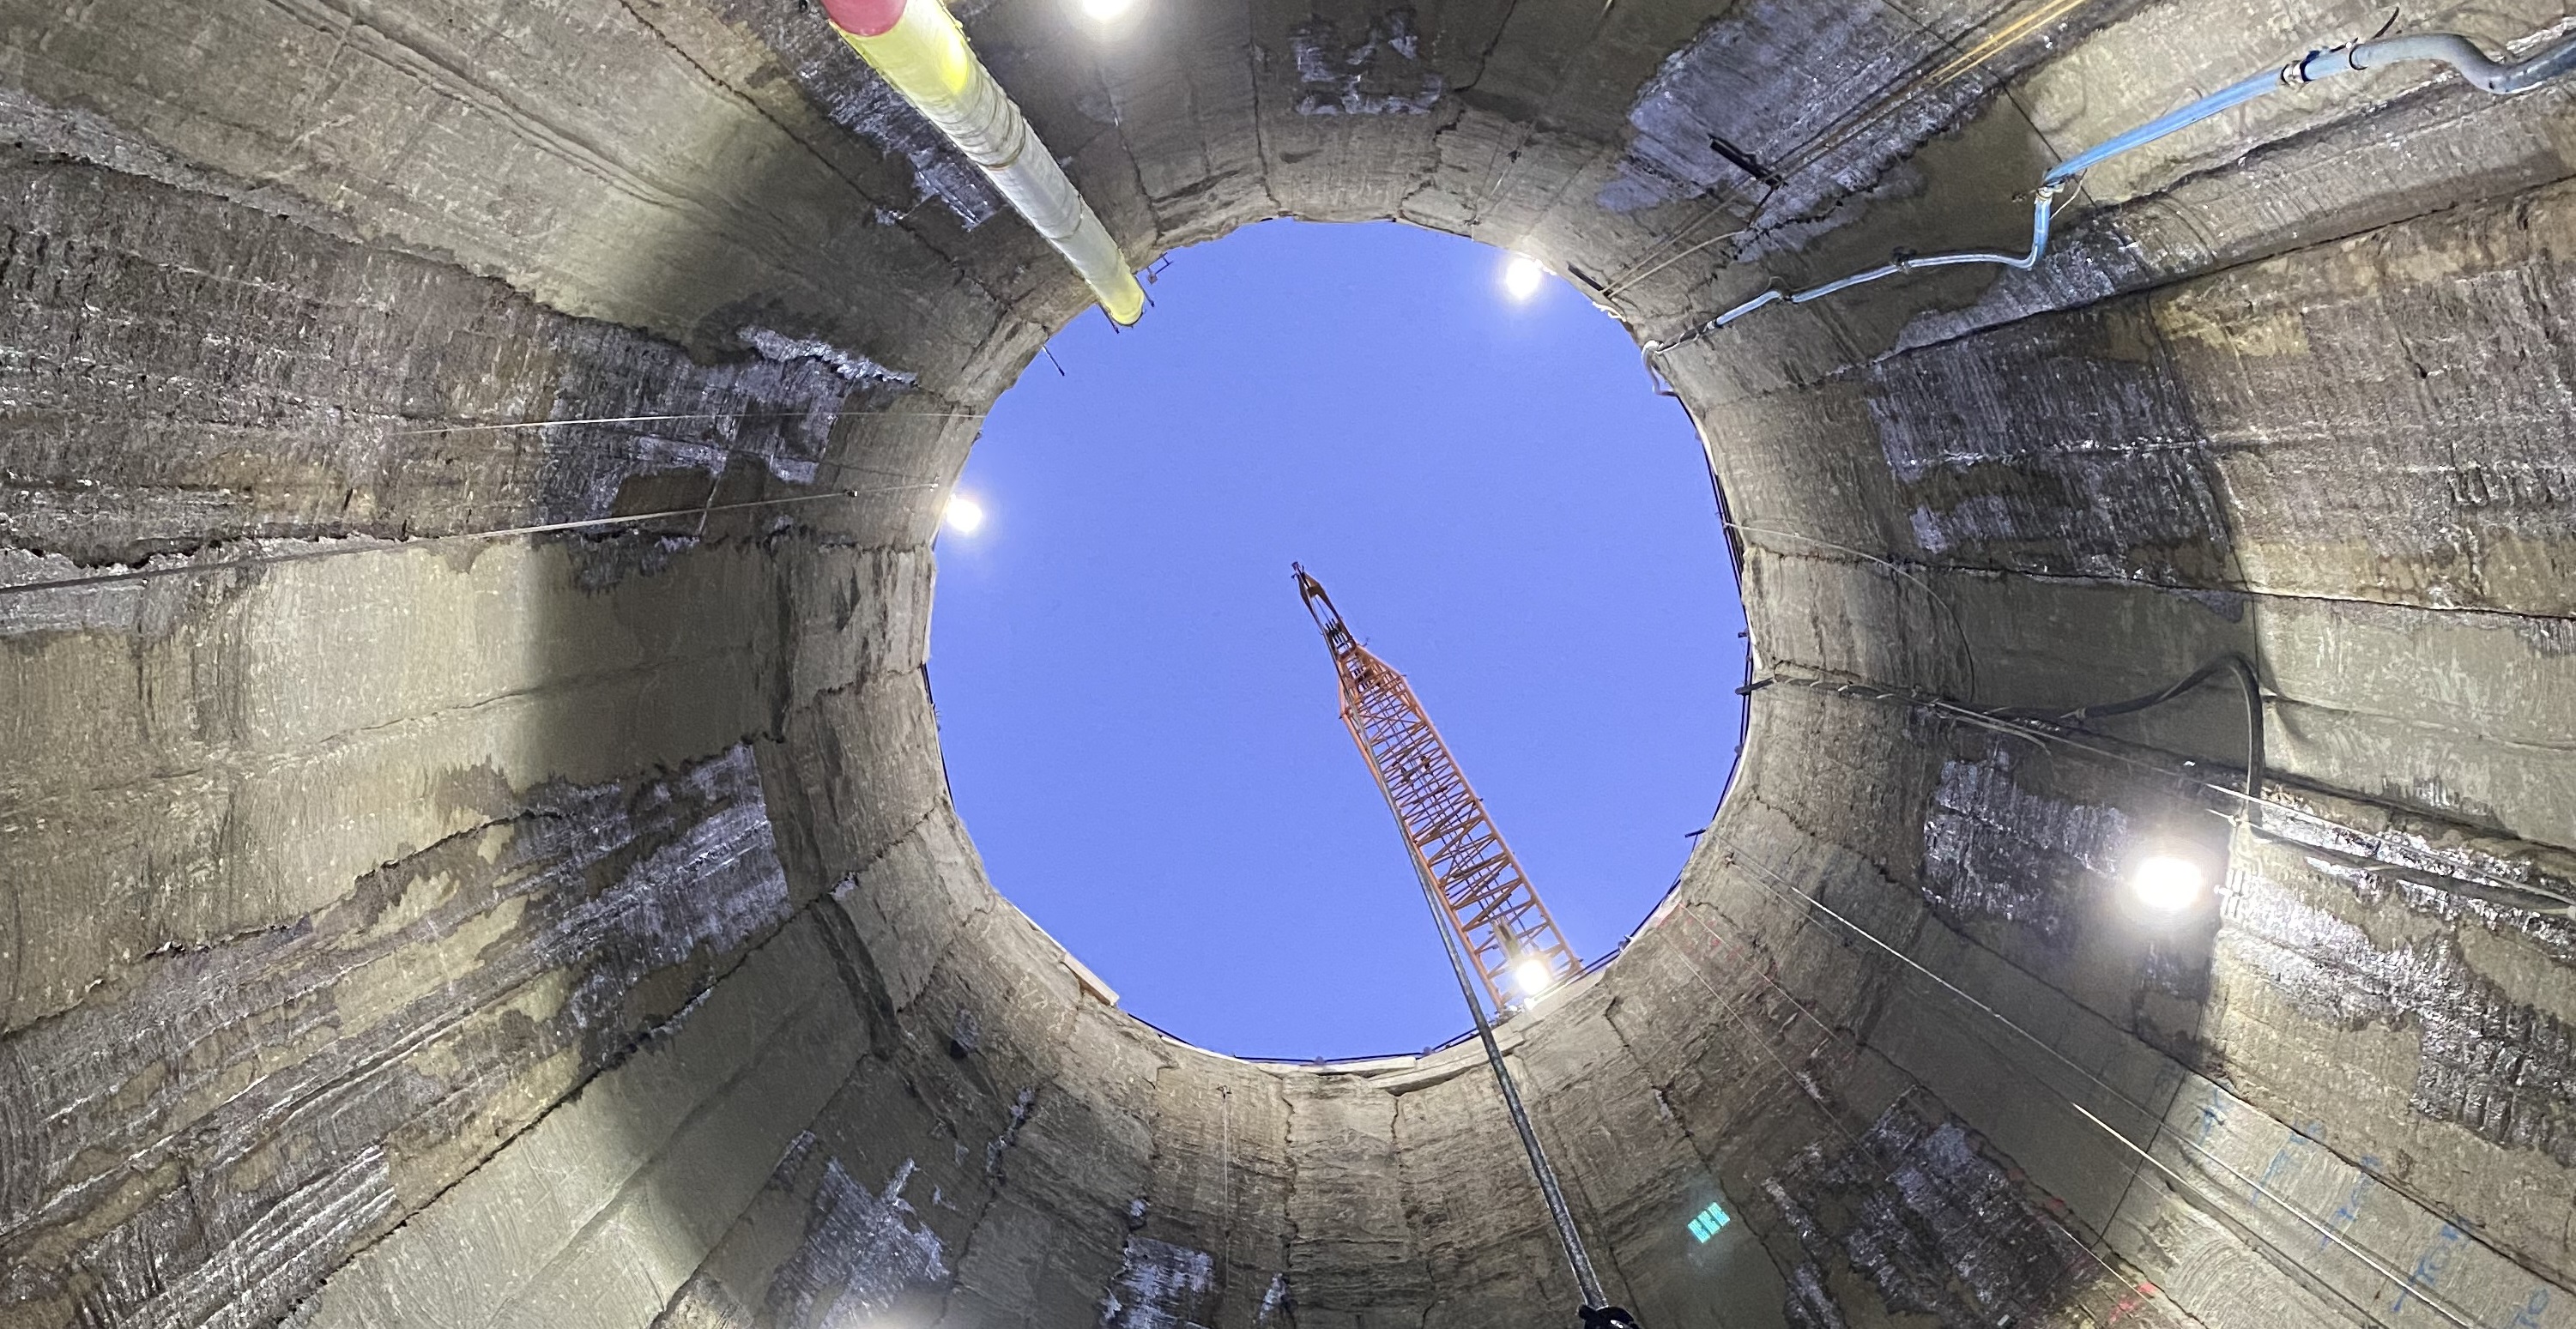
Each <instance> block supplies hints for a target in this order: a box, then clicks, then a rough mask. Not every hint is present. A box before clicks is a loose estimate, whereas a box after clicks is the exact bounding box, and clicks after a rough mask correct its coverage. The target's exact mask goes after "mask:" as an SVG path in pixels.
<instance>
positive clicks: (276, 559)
mask: <svg viewBox="0 0 2576 1329" xmlns="http://www.w3.org/2000/svg"><path fill="white" fill-rule="evenodd" d="M936 488H938V486H937V485H936V484H931V483H927V482H925V483H922V484H911V485H895V486H891V487H889V488H885V489H835V490H831V491H829V492H826V493H820V494H793V495H789V496H787V497H784V498H764V499H752V500H748V501H745V502H740V503H712V504H702V505H700V506H698V507H693V508H670V509H666V510H663V511H660V512H638V513H631V514H628V515H626V516H622V517H591V518H585V519H583V520H579V521H557V522H544V523H540V524H537V525H533V526H505V527H500V528H497V529H493V530H487V531H455V532H450V533H448V534H445V535H424V536H415V537H411V538H407V539H396V540H368V539H367V538H366V537H363V536H352V537H346V538H348V539H350V540H352V541H353V543H350V544H345V545H334V546H332V547H330V548H327V549H304V550H297V551H295V552H293V553H285V554H264V555H258V556H255V557H251V558H232V559H220V560H216V561H213V562H206V563H173V564H168V565H165V566H162V567H141V568H126V569H121V570H119V571H115V572H99V573H91V574H88V575H85V576H78V577H58V578H55V579H53V580H51V581H29V582H17V583H14V584H12V585H7V586H0V596H12V595H31V594H34V593H37V592H40V591H67V590H78V589H81V588H83V587H89V586H108V585H115V584H119V583H123V582H136V581H157V580H160V579H162V578H166V577H186V576H193V575H195V574H198V573H207V572H228V571H231V570H233V569H236V568H257V567H271V566H274V565H277V564H281V563H307V562H311V561H313V560H315V559H323V558H337V557H341V556H343V555H349V554H380V553H391V552H397V551H401V550H407V549H418V548H421V547H422V546H424V545H432V544H444V543H452V542H458V541H466V540H506V539H515V538H520V537H525V536H533V535H555V534H560V533H564V532H570V531H586V530H599V529H603V528H607V527H612V526H632V525H637V524H640V523H643V522H648V521H666V520H671V519H674V518H680V517H699V518H704V517H707V516H711V515H713V514H715V513H719V512H743V511H748V510H750V509H754V508H780V507H786V506H789V505H791V504H796V503H813V502H818V501H821V500H823V499H832V498H866V497H871V496H874V495H878V494H896V493H904V492H908V491H912V490H920V489H936Z"/></svg>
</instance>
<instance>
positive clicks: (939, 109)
mask: <svg viewBox="0 0 2576 1329" xmlns="http://www.w3.org/2000/svg"><path fill="white" fill-rule="evenodd" d="M823 12H824V13H825V14H827V15H828V16H830V18H831V21H832V27H833V29H834V30H835V31H837V32H839V33H840V34H841V40H843V41H846V42H848V43H849V44H850V49H851V50H854V51H857V52H858V53H859V58H860V59H862V60H865V61H867V62H868V65H869V67H870V68H872V69H874V70H876V71H877V73H878V74H879V75H881V76H883V77H884V79H885V81H886V82H887V83H888V84H890V85H892V86H893V88H894V90H895V91H896V92H899V93H902V94H903V99H904V100H905V101H908V102H910V103H912V106H913V109H915V110H917V111H919V112H921V114H922V117H923V118H924V119H927V120H929V121H930V123H931V124H933V125H935V126H937V127H938V129H939V132H940V133H942V134H944V135H946V136H947V138H948V141H949V142H951V143H953V144H955V145H957V150H958V151H960V152H962V153H965V154H966V159H967V160H968V161H971V162H973V163H975V165H976V166H977V168H979V169H981V170H982V171H983V172H984V176H985V178H986V179H988V180H991V181H992V182H993V187H994V188H996V189H999V190H1000V191H1002V197H1003V198H1005V199H1008V200H1009V201H1010V204H1011V208H1012V210H1013V211H1015V212H1018V213H1019V214H1020V215H1021V216H1022V217H1024V218H1027V219H1028V223H1029V225H1030V226H1031V227H1033V228H1035V229H1036V231H1037V233H1038V234H1039V235H1040V236H1043V237H1045V239H1046V242H1047V243H1048V244H1051V245H1053V246H1055V250H1056V252H1057V253H1059V254H1062V255H1064V261H1065V262H1067V263H1070V264H1072V265H1073V270H1074V271H1075V272H1078V273H1080V274H1082V279H1083V280H1084V281H1085V282H1088V283H1090V285H1091V293H1092V294H1093V295H1095V296H1097V297H1098V298H1099V300H1100V307H1101V308H1102V309H1104V310H1106V311H1108V314H1109V317H1110V318H1112V319H1114V320H1116V321H1117V322H1119V323H1122V324H1126V323H1133V322H1135V321H1136V319H1137V317H1138V316H1139V315H1141V314H1143V313H1144V312H1145V289H1144V288H1143V287H1141V286H1138V285H1137V284H1136V274H1135V272H1134V271H1133V270H1132V269H1130V268H1129V267H1128V266H1127V256H1126V255H1124V254H1122V253H1120V252H1119V250H1118V242H1117V241H1115V240H1112V239H1110V238H1109V229H1108V228H1107V227H1105V226H1103V225H1101V224H1100V217H1099V215H1098V214H1097V213H1094V212H1093V211H1092V210H1091V205H1090V204H1088V203H1085V202H1084V201H1083V199H1082V194H1081V192H1080V191H1078V190H1076V189H1075V188H1074V187H1073V182H1072V181H1071V180H1068V179H1066V178H1065V175H1064V168H1063V167H1060V166H1058V165H1056V161H1055V156H1054V154H1052V153H1050V152H1048V151H1047V147H1046V144H1044V143H1041V142H1039V141H1038V136H1037V132H1036V131H1035V130H1032V129H1030V128H1029V122H1028V118H1027V117H1025V116H1023V115H1021V114H1020V108H1019V107H1018V105H1016V104H1015V103H1013V102H1012V101H1011V98H1010V94H1008V93H1005V92H1003V91H1002V85H1001V84H999V83H996V82H994V81H993V75H992V73H991V72H990V71H988V70H986V69H985V68H984V63H983V62H982V61H980V60H978V59H976V58H975V52H974V51H973V49H971V48H970V47H968V46H967V44H966V34H965V32H964V31H963V30H961V29H960V28H958V26H957V20H956V19H954V18H951V17H950V16H949V14H948V10H947V8H946V7H945V6H943V5H942V4H941V3H940V0H823Z"/></svg>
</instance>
